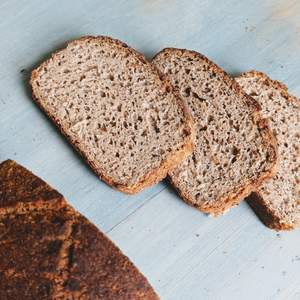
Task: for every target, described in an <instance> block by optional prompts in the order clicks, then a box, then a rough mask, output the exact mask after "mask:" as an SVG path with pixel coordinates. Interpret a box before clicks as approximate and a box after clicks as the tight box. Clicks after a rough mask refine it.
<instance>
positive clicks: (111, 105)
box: [30, 36, 196, 194]
mask: <svg viewBox="0 0 300 300" xmlns="http://www.w3.org/2000/svg"><path fill="white" fill-rule="evenodd" d="M30 85H31V89H32V95H33V98H34V100H35V101H36V102H37V103H38V104H39V105H40V107H41V108H42V109H43V110H44V111H45V112H46V113H47V115H48V116H49V117H50V118H51V119H52V120H53V121H54V122H55V123H56V125H57V126H58V127H59V128H60V130H61V131H62V132H63V134H64V135H65V136H66V137H67V138H68V139H69V141H70V142H71V143H72V145H73V146H74V147H75V148H76V149H77V150H78V151H79V153H80V154H81V155H82V156H83V157H84V158H85V160H86V161H87V162H88V163H89V164H90V166H91V167H92V168H93V170H94V171H95V172H96V173H97V174H98V175H99V177H100V178H101V179H103V180H104V181H105V182H107V183H108V184H109V185H111V186H112V187H113V188H115V189H118V190H121V191H122V192H125V193H127V194H135V193H138V192H140V191H141V190H142V189H145V188H147V187H149V186H152V185H154V184H156V183H157V182H158V181H160V180H162V179H163V178H164V177H165V176H166V175H167V172H169V171H171V170H173V169H174V167H175V166H177V165H178V164H180V163H181V162H182V161H184V160H185V159H186V157H187V156H188V155H189V154H191V153H192V151H193V145H194V140H195V135H196V134H195V129H194V124H193V121H192V118H191V116H190V113H189V111H188V109H187V107H186V105H185V103H184V101H183V99H182V98H181V96H180V94H179V93H178V91H176V89H174V88H173V87H172V86H171V85H170V84H169V83H168V82H167V81H166V79H165V76H164V75H163V74H162V73H160V72H159V70H158V69H157V68H156V67H155V66H153V65H152V64H150V63H149V62H147V61H146V59H145V57H144V56H142V55H141V54H140V53H138V52H136V51H135V50H133V49H132V48H130V47H128V46H127V45H126V44H124V43H122V42H120V41H118V40H115V39H112V38H109V37H102V36H99V37H91V36H88V37H84V38H81V39H78V40H75V41H73V42H71V43H70V44H69V45H68V46H67V48H66V49H63V50H61V51H58V52H56V53H54V54H53V55H52V58H51V59H49V60H48V61H46V62H44V63H43V64H42V65H41V66H40V67H39V68H37V69H36V70H34V71H33V72H32V76H31V80H30Z"/></svg>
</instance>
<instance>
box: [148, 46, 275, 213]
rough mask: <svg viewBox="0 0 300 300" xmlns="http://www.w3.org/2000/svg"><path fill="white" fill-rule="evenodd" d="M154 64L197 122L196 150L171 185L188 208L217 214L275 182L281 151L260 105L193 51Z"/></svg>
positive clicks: (166, 54)
mask: <svg viewBox="0 0 300 300" xmlns="http://www.w3.org/2000/svg"><path fill="white" fill-rule="evenodd" d="M153 63H154V64H156V65H157V67H158V68H159V69H160V70H161V71H162V72H164V73H165V74H166V75H167V79H168V81H169V82H170V83H171V84H173V85H174V86H175V88H177V89H178V90H179V91H180V93H181V95H182V96H183V98H184V100H185V101H186V104H187V106H188V108H189V109H190V112H191V114H192V117H193V119H194V122H195V126H196V133H197V137H196V143H195V148H194V152H193V154H192V155H190V156H189V157H188V158H187V159H186V160H185V161H184V162H183V163H182V164H180V165H179V166H178V167H177V168H175V169H174V171H172V172H170V173H169V177H170V179H171V183H172V184H173V185H174V187H175V188H176V189H177V190H178V192H179V194H180V196H182V198H183V199H184V200H185V201H186V202H188V203H189V204H191V205H193V206H195V207H196V208H198V209H200V210H202V211H203V212H205V213H210V214H215V215H218V214H219V213H224V212H225V211H226V210H227V209H229V208H230V207H232V206H234V205H237V204H238V203H239V202H240V201H241V200H243V199H244V198H245V197H246V196H248V195H249V194H250V193H251V191H252V190H253V189H255V188H257V187H258V186H260V185H261V184H262V183H263V182H265V181H266V180H269V179H270V178H272V177H273V176H274V175H275V173H276V170H277V168H278V153H277V152H278V149H277V145H276V141H275V140H274V138H273V136H272V134H271V131H270V128H269V125H268V121H267V120H265V119H263V118H262V116H261V114H260V109H261V108H260V106H259V104H258V103H257V102H256V101H255V100H253V99H252V98H251V97H250V96H248V95H246V93H245V92H244V91H243V90H242V89H241V88H240V87H239V85H238V84H237V83H236V82H235V81H234V80H233V79H232V78H231V77H230V76H229V75H228V74H227V73H225V72H224V71H222V70H221V69H220V68H219V67H218V66H217V65H216V64H214V63H213V62H211V61H209V60H208V59H207V58H206V57H205V56H203V55H201V54H199V53H197V52H193V51H188V50H179V49H174V48H167V49H164V50H163V51H161V52H160V53H158V54H157V55H156V56H155V58H154V59H153Z"/></svg>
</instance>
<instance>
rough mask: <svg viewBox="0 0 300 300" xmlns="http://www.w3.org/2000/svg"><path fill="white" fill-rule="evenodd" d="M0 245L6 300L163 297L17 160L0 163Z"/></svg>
mask: <svg viewBox="0 0 300 300" xmlns="http://www.w3.org/2000/svg"><path fill="white" fill-rule="evenodd" d="M24 208H26V209H24ZM0 245H1V247H0V299H1V300H12V299H14V300H23V299H35V300H40V299H41V300H42V299H43V300H44V299H56V300H78V299H82V300H96V299H97V300H100V299H101V300H102V299H107V300H115V299H122V300H159V297H158V296H157V295H156V293H155V292H154V290H153V288H152V287H151V285H150V284H149V283H148V281H147V279H146V278H145V277H144V276H143V275H142V274H141V273H140V272H139V270H138V269H137V268H136V267H135V265H134V264H133V263H132V262H131V261H130V260H129V258H128V257H127V256H125V255H123V253H122V252H121V250H120V249H119V248H118V247H117V246H116V245H115V244H114V243H113V242H112V241H111V240H110V239H109V238H108V237H107V236H106V235H105V234H104V233H102V232H101V231H100V230H99V229H98V228H97V227H96V226H94V225H93V224H92V223H91V222H90V221H89V220H88V219H86V218H85V217H84V216H82V215H81V214H80V213H79V212H77V211H75V210H74V209H73V207H71V206H70V205H68V204H67V202H66V200H65V198H64V197H63V195H61V194H60V193H59V192H58V191H56V190H54V189H52V188H51V187H50V186H49V185H48V184H47V183H45V182H44V181H43V180H42V179H40V178H38V177H37V176H35V175H34V174H33V173H31V172H30V171H28V170H27V169H25V168H24V167H22V166H20V165H18V164H17V163H16V162H14V161H12V160H6V161H4V162H3V163H1V164H0Z"/></svg>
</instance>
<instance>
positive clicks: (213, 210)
mask: <svg viewBox="0 0 300 300" xmlns="http://www.w3.org/2000/svg"><path fill="white" fill-rule="evenodd" d="M177 51H180V52H181V54H187V55H189V56H194V57H197V58H199V59H200V60H203V61H204V62H205V63H207V64H208V65H209V67H210V71H211V72H214V73H218V74H220V75H221V76H222V77H223V80H224V82H226V83H227V85H228V86H229V87H230V89H231V90H235V91H237V93H239V94H240V96H241V98H244V99H245V100H246V102H247V103H248V105H249V106H251V107H252V109H253V111H254V113H253V114H254V122H255V123H256V125H257V127H258V129H259V131H260V133H261V135H262V136H263V137H264V140H265V147H266V148H269V149H270V157H269V160H270V161H272V162H273V168H271V169H269V170H267V171H266V172H264V173H261V174H259V175H258V176H257V177H256V179H255V180H253V181H252V182H251V183H250V184H248V185H246V186H245V187H244V188H243V189H241V190H240V191H238V193H236V194H231V195H229V196H228V197H226V198H222V199H221V201H219V202H218V203H215V204H214V205H200V206H199V205H197V204H195V203H194V202H193V201H192V200H191V199H189V197H188V196H187V195H186V194H185V193H184V191H182V190H180V189H179V187H178V186H177V184H176V183H175V182H174V180H173V179H172V178H171V176H170V175H168V178H169V180H170V181H171V184H172V185H173V186H174V187H175V189H176V190H177V191H178V194H179V195H180V197H181V198H182V199H183V200H184V201H186V202H187V203H188V204H190V205H191V206H194V207H196V208H197V209H199V210H201V211H202V212H204V213H209V214H214V215H215V216H217V215H219V214H220V213H224V212H225V211H226V210H228V209H229V208H231V207H232V206H235V205H238V204H239V202H241V201H242V200H243V199H244V198H245V197H247V196H248V195H249V194H250V193H251V192H252V191H253V190H255V189H257V188H258V187H260V186H261V185H262V184H263V183H264V182H266V181H268V180H270V179H272V178H273V177H274V176H275V175H276V173H277V171H278V169H279V154H278V147H277V142H276V140H275V138H274V136H273V134H272V132H271V129H270V126H269V121H268V120H267V119H264V118H263V117H262V115H261V113H260V111H261V106H260V104H259V103H258V102H257V101H256V100H254V99H253V98H252V97H250V96H249V95H248V94H246V93H245V91H244V90H243V89H242V88H241V87H240V86H239V84H238V83H237V82H236V81H235V80H234V79H233V78H232V77H231V76H230V75H228V74H227V73H226V72H225V71H223V70H222V69H221V68H220V67H219V66H217V65H216V64H215V63H213V62H212V61H210V60H209V59H208V58H207V57H206V56H204V55H202V54H200V53H198V52H196V51H190V50H186V49H176V48H165V49H163V50H162V51H160V52H159V53H157V54H156V55H155V56H154V58H153V60H152V61H154V60H155V59H156V57H158V56H163V55H164V53H172V52H177Z"/></svg>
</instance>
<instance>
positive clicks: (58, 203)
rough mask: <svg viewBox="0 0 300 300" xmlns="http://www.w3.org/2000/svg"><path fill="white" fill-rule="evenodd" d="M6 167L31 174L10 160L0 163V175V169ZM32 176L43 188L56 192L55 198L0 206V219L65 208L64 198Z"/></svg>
mask: <svg viewBox="0 0 300 300" xmlns="http://www.w3.org/2000/svg"><path fill="white" fill-rule="evenodd" d="M6 166H8V167H10V168H14V167H19V168H21V169H22V170H24V171H25V172H29V173H31V174H33V173H32V172H31V171H29V170H28V169H26V168H25V167H23V166H21V165H19V164H18V163H16V162H15V161H14V160H12V159H7V160H4V161H3V162H1V163H0V173H1V169H2V168H3V167H4V168H5V167H6ZM0 175H1V174H0ZM33 175H34V176H35V177H36V178H38V179H40V180H41V181H42V182H43V183H44V184H45V188H50V189H51V190H53V191H54V192H56V193H57V197H56V198H54V199H48V201H44V200H43V199H41V198H40V199H39V200H34V201H28V202H22V201H19V202H17V203H15V204H11V205H7V206H2V207H0V217H1V216H3V215H7V214H13V213H16V214H26V213H27V212H28V211H40V210H50V209H52V210H59V209H61V208H62V207H64V206H66V204H67V201H66V199H65V197H64V196H63V195H62V194H61V193H60V192H59V191H58V190H56V189H54V188H52V187H51V186H50V185H49V184H48V183H47V182H45V181H44V180H42V179H41V178H40V177H38V176H37V175H35V174H33ZM0 181H1V178H0ZM50 200H51V201H50Z"/></svg>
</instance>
